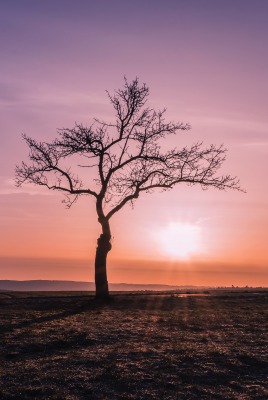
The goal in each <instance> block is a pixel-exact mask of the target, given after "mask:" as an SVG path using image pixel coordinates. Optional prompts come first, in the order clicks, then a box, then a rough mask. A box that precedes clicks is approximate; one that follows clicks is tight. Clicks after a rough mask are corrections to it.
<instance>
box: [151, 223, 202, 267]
mask: <svg viewBox="0 0 268 400" xmlns="http://www.w3.org/2000/svg"><path fill="white" fill-rule="evenodd" d="M155 237H156V241H157V242H158V244H159V250H160V252H161V253H163V254H165V255H166V256H167V257H168V258H171V259H175V260H176V259H178V260H180V259H182V260H187V259H189V258H190V257H191V256H194V255H197V254H198V253H199V252H201V251H202V248H201V229H200V227H198V226H197V225H191V224H189V223H188V224H187V223H180V222H171V223H170V224H168V225H167V226H165V227H164V228H162V229H160V230H159V232H157V233H155Z"/></svg>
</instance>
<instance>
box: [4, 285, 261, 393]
mask: <svg viewBox="0 0 268 400" xmlns="http://www.w3.org/2000/svg"><path fill="white" fill-rule="evenodd" d="M267 303H268V291H266V290H244V291H243V290H240V291H234V290H233V291H228V290H217V291H213V290H209V291H207V292H206V293H200V295H198V296H191V295H188V296H186V297H183V296H181V295H180V294H175V293H166V294H148V293H144V294H122V293H121V294H116V295H113V298H112V300H111V301H110V303H108V304H100V303H98V302H96V301H95V300H94V297H93V296H92V295H90V294H88V293H18V292H2V293H0V320H1V328H0V335H1V342H0V398H1V399H16V400H21V399H46V400H47V399H54V400H56V399H66V400H67V399H69V400H76V399H77V400H78V399H79V400H80V399H90V400H91V399H92V400H95V399H107V400H108V399H109V400H113V399H116V400H117V399H122V400H123V399H124V400H125V399H133V400H134V399H135V400H142V399H146V400H147V399H148V400H150V399H157V400H161V399H165V400H169V399H170V400H174V399H182V400H184V399H185V400H186V399H187V400H192V399H215V400H216V399H217V400H223V399H226V400H227V399H228V400H231V399H241V400H249V399H250V400H251V399H254V400H258V399H259V400H261V399H267V398H268V388H267V383H266V382H267V371H268V368H267V367H268V363H267V321H268V318H267V317H268V315H267V314H268V312H267Z"/></svg>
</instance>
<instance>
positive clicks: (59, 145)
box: [16, 78, 241, 298]
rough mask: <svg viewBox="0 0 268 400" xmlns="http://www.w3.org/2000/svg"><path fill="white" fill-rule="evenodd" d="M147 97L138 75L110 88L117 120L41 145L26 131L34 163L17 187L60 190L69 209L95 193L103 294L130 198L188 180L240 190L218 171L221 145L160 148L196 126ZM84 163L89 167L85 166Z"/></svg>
mask: <svg viewBox="0 0 268 400" xmlns="http://www.w3.org/2000/svg"><path fill="white" fill-rule="evenodd" d="M107 93H108V92H107ZM148 95H149V89H148V87H147V86H146V85H145V84H143V85H139V82H138V79H137V78H136V79H135V80H133V81H132V82H131V83H129V82H128V81H127V79H125V81H124V86H123V88H122V89H119V90H118V91H115V92H114V94H113V95H111V94H110V93H108V97H109V99H110V102H111V104H112V106H113V108H114V110H115V115H116V118H115V121H114V123H106V122H103V121H99V120H96V119H95V120H94V122H93V124H92V125H91V126H90V127H89V128H87V127H85V126H83V125H82V124H76V125H75V127H74V128H72V129H60V130H59V131H58V133H59V137H58V138H57V139H55V140H54V141H52V142H51V143H46V142H41V143H39V142H37V141H35V140H34V139H31V138H30V137H28V136H26V135H23V138H24V140H25V141H26V143H27V145H28V146H29V148H30V154H29V158H30V160H31V162H32V163H31V164H29V165H27V164H25V163H24V162H23V163H22V165H21V166H17V167H16V183H17V185H18V186H20V185H22V184H23V183H25V182H27V183H33V184H36V185H41V186H45V187H47V188H48V189H52V190H59V191H62V192H63V193H64V194H65V195H66V200H65V202H66V204H67V206H68V207H70V206H71V205H72V204H73V203H74V202H75V201H76V200H77V199H78V197H79V196H80V195H90V196H93V197H94V198H95V202H96V212H97V216H98V221H99V223H100V225H101V229H102V233H101V235H100V237H99V238H98V241H97V249H96V258H95V283H96V296H97V297H99V298H106V297H107V296H108V295H109V291H108V282H107V274H106V259H107V254H108V252H109V251H110V250H111V247H112V246H111V230H110V219H111V218H112V216H113V215H114V214H115V213H116V212H117V211H119V210H121V209H122V208H123V207H124V206H125V205H126V204H127V203H133V202H134V201H135V200H136V199H137V198H138V197H139V195H140V194H141V193H142V192H145V193H150V192H152V191H153V190H154V189H158V188H160V189H162V190H168V189H172V188H173V187H174V186H175V185H177V184H178V183H183V182H184V183H187V184H189V185H196V184H199V185H200V186H201V187H202V188H203V189H206V188H207V187H209V186H213V187H215V188H217V189H220V190H222V189H227V188H231V189H237V190H241V188H240V186H239V181H238V180H237V178H236V177H231V176H230V175H220V176H218V175H217V172H218V170H219V168H220V167H221V165H222V163H223V162H224V160H225V154H226V149H225V148H224V147H223V146H219V147H217V146H214V145H210V146H209V147H208V148H203V145H202V143H196V144H193V145H192V146H190V147H187V146H186V147H183V148H181V149H177V148H173V149H171V150H169V151H166V152H162V151H161V142H162V140H163V139H165V138H166V137H167V136H168V135H176V134H178V132H179V131H187V130H189V129H190V126H189V125H188V124H183V123H173V122H166V121H165V118H164V115H165V111H166V110H165V109H164V110H162V111H155V110H153V109H151V108H149V107H146V106H145V103H146V101H147V98H148ZM77 156H79V163H78V162H77V160H78V158H77ZM69 158H73V160H72V162H71V166H72V168H71V167H70V166H67V165H66V160H67V159H69ZM81 160H86V164H85V165H81V162H82V161H81ZM69 165H70V164H69ZM74 165H75V166H76V167H77V166H78V167H79V168H80V171H81V174H82V176H83V175H85V172H86V179H84V181H83V180H82V179H81V176H80V177H78V176H77V174H76V173H75V172H74ZM93 171H94V173H93ZM81 174H80V175H81ZM85 182H86V183H85ZM88 182H89V183H88Z"/></svg>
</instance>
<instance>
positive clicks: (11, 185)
mask: <svg viewBox="0 0 268 400" xmlns="http://www.w3.org/2000/svg"><path fill="white" fill-rule="evenodd" d="M13 194H28V195H31V196H36V195H38V196H52V195H53V194H54V193H52V191H45V190H44V189H43V188H41V187H38V186H30V185H24V186H23V187H17V186H16V185H15V179H14V178H11V177H7V176H0V196H1V195H13Z"/></svg>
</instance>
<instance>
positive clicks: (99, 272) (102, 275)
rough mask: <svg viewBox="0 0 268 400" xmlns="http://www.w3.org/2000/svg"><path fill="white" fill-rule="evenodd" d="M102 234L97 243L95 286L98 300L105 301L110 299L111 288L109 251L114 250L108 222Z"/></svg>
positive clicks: (103, 226)
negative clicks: (108, 265)
mask: <svg viewBox="0 0 268 400" xmlns="http://www.w3.org/2000/svg"><path fill="white" fill-rule="evenodd" d="M102 232H103V233H102V234H101V235H100V237H99V239H98V241H97V243H98V245H97V249H96V258H95V285H96V298H98V299H102V300H105V299H107V298H108V297H109V288H108V281H107V272H106V260H107V255H108V253H109V251H110V250H111V248H112V245H111V243H110V240H111V234H110V227H109V223H108V221H105V224H102Z"/></svg>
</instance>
